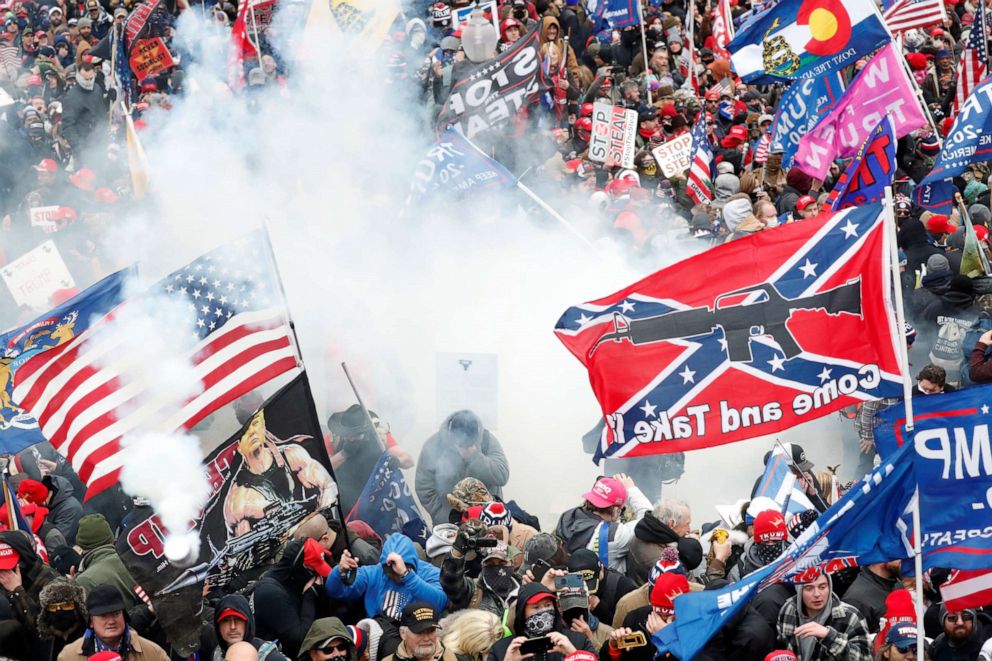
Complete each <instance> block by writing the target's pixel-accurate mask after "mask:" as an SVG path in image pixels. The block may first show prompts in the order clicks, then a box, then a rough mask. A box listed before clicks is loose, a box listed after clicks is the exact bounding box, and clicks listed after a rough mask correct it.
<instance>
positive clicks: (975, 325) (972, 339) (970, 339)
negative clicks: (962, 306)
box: [960, 310, 992, 387]
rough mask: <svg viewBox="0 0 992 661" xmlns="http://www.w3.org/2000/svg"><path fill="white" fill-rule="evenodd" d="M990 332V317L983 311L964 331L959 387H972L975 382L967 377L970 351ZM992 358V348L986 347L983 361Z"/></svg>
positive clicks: (991, 320) (991, 325)
mask: <svg viewBox="0 0 992 661" xmlns="http://www.w3.org/2000/svg"><path fill="white" fill-rule="evenodd" d="M990 330H992V315H990V314H989V313H988V312H986V311H985V310H982V311H981V312H980V313H979V314H978V317H977V318H976V319H975V321H973V322H971V325H970V326H968V327H967V328H966V329H965V333H964V338H963V342H962V346H961V379H960V381H961V386H962V387H965V386H973V385H975V382H974V381H972V380H971V377H970V376H968V371H969V367H970V363H971V351H972V349H974V347H975V343H976V342H978V338H980V337H981V336H982V335H984V334H985V332H986V331H990ZM990 356H992V347H987V348H986V349H985V359H986V360H988V359H989V357H990Z"/></svg>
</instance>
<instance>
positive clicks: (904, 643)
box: [885, 624, 916, 649]
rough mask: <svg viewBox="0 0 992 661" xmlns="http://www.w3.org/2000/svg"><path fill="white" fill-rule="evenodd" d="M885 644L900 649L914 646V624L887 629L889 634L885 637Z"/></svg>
mask: <svg viewBox="0 0 992 661" xmlns="http://www.w3.org/2000/svg"><path fill="white" fill-rule="evenodd" d="M885 642H886V643H890V644H892V645H894V646H895V647H898V648H900V649H906V648H908V647H915V646H916V625H915V624H900V625H898V626H895V627H892V628H891V629H889V633H888V635H887V636H885Z"/></svg>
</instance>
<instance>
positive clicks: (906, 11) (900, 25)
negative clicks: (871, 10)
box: [882, 0, 947, 32]
mask: <svg viewBox="0 0 992 661" xmlns="http://www.w3.org/2000/svg"><path fill="white" fill-rule="evenodd" d="M882 16H883V17H884V18H885V24H886V25H888V26H889V29H890V30H892V31H893V32H905V31H906V30H913V29H922V28H926V27H930V26H931V25H935V24H939V23H943V22H944V19H945V18H947V12H946V10H945V9H944V1H943V0H899V1H898V2H896V3H895V4H894V5H892V6H891V7H889V8H888V9H886V10H885V12H884V13H883V14H882Z"/></svg>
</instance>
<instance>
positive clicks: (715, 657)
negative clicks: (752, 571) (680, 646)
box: [696, 604, 775, 661]
mask: <svg viewBox="0 0 992 661" xmlns="http://www.w3.org/2000/svg"><path fill="white" fill-rule="evenodd" d="M774 647H775V627H774V626H773V625H770V624H768V622H766V621H765V618H764V617H762V616H761V614H760V613H758V611H756V610H754V608H752V607H751V605H750V604H744V606H743V607H742V608H741V609H740V610H739V611H737V613H736V614H735V615H734V616H733V617H731V618H730V620H729V621H728V622H727V623H726V624H724V625H723V627H721V628H720V630H719V631H718V632H717V633H716V635H714V636H713V637H712V638H710V640H709V642H708V643H706V647H704V648H703V650H702V651H701V652H700V653H699V656H697V657H696V660H697V661H724V660H725V659H733V660H734V661H763V660H764V658H765V655H766V654H767V653H768V650H771V649H774Z"/></svg>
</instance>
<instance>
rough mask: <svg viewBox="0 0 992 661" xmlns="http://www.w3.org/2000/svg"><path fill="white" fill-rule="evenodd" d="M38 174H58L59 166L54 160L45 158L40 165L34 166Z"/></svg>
mask: <svg viewBox="0 0 992 661" xmlns="http://www.w3.org/2000/svg"><path fill="white" fill-rule="evenodd" d="M34 169H35V170H37V171H38V172H58V170H59V164H58V163H56V162H55V160H54V159H51V158H46V159H44V160H42V162H41V163H39V164H38V165H35V166H34Z"/></svg>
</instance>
